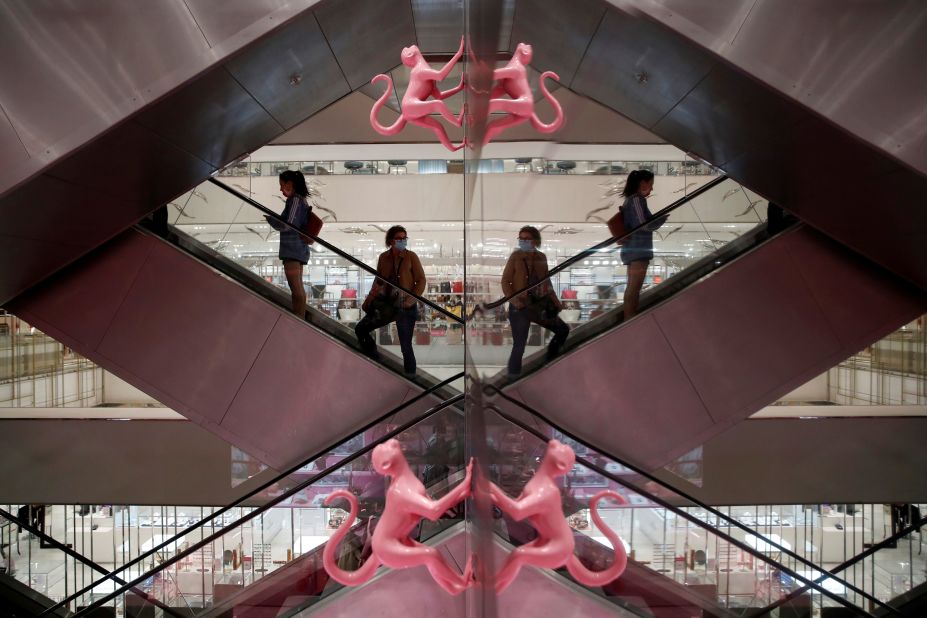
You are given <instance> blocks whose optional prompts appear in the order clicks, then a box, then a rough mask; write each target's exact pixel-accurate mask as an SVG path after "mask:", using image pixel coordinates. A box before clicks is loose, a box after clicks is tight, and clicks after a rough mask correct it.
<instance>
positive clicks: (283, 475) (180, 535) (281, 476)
mask: <svg viewBox="0 0 927 618" xmlns="http://www.w3.org/2000/svg"><path fill="white" fill-rule="evenodd" d="M463 376H464V373H463V372H462V371H461V372H459V373H456V374H454V375H453V376H451V377H449V378H447V379H445V380H442V381H441V382H438V383H437V384H435V385H434V386H431V387H429V388H427V389H426V390H424V391H422V392H421V393H419V394H418V395H416V396H415V397H412V398H410V399H408V400H406V401H404V402H402V403H401V404H399V405H398V406H396V407H395V408H392V409H391V410H389V411H388V412H386V413H384V414H381V415H380V416H378V417H377V418H375V419H373V420H372V421H370V422H369V423H367V424H366V425H364V426H363V427H360V428H359V429H358V430H357V431H355V432H354V435H355V436H356V435H357V434H360V433H363V432H365V431H367V430H368V429H371V428H373V427H375V426H376V425H378V424H380V423H382V422H383V421H384V420H386V419H387V418H389V417H390V416H393V415H395V414H398V413H399V412H401V411H402V410H404V409H406V408H407V407H409V406H411V405H412V404H414V403H417V402H419V401H421V400H422V399H424V398H425V397H427V396H429V395H433V394H434V393H435V392H437V391H438V390H439V389H442V388H444V387H445V386H448V385H449V384H450V383H451V382H454V381H455V380H459V379H460V378H462V377H463ZM352 437H353V436H352ZM352 437H349V438H346V439H345V440H341V441H340V442H337V443H335V444H333V445H330V446H327V447H325V449H323V450H321V451H319V452H316V453H313V454H312V455H310V456H309V457H307V458H305V459H303V460H302V461H300V462H299V463H298V464H295V465H293V466H291V467H290V468H289V469H287V470H285V471H283V472H281V473H280V474H278V475H277V476H275V477H274V478H273V479H271V480H269V481H266V482H264V483H262V484H261V485H260V486H258V487H256V488H255V489H252V490H251V491H250V492H248V493H247V494H245V495H243V496H241V497H240V498H238V499H236V500H235V502H233V503H231V504H229V505H226V506H224V507H222V508H221V509H219V510H218V511H215V512H213V513H211V514H210V515H208V516H206V517H204V518H203V519H201V520H200V521H198V522H196V523H195V524H193V525H192V526H189V527H187V528H184V529H183V531H181V532H178V533H177V534H175V535H174V536H172V537H171V538H169V539H167V540H166V541H162V542H161V543H160V544H158V545H156V546H154V547H153V548H151V549H150V550H148V551H147V552H145V553H143V554H140V555H139V556H136V557H135V558H133V559H132V560H130V561H129V562H126V563H125V564H123V565H121V566H120V567H119V568H117V569H113V570H112V571H106V570H105V569H104V570H103V572H104V573H106V575H105V576H104V577H101V578H100V579H98V580H97V581H95V582H93V583H91V584H89V585H88V586H85V587H84V588H83V589H81V590H78V591H77V592H75V593H74V594H72V595H71V596H69V597H67V598H66V599H64V600H63V601H60V602H59V603H58V604H57V605H55V606H53V607H51V608H50V609H49V610H47V611H45V612H42V614H40V616H44V615H45V614H48V613H50V612H53V611H55V610H57V609H59V608H60V607H63V606H64V605H66V604H67V603H70V602H71V601H73V600H74V599H77V598H78V597H80V596H82V595H84V594H86V593H87V592H89V591H90V590H92V589H93V588H95V587H96V586H98V585H99V584H100V583H102V582H104V581H106V580H108V579H113V580H115V579H117V578H116V573H121V572H123V571H125V570H126V569H129V568H131V567H133V566H135V565H136V564H139V563H140V562H143V561H144V560H146V559H147V558H149V557H151V556H153V555H154V554H156V553H157V552H159V551H161V550H162V549H164V548H165V547H168V546H169V545H172V544H174V543H176V542H177V541H178V540H180V539H181V538H183V537H185V536H186V535H188V534H190V533H191V532H193V531H194V530H196V529H197V528H202V527H204V526H205V525H206V524H207V523H209V522H210V521H214V520H215V519H216V518H217V517H219V516H221V515H223V514H225V513H227V512H228V511H230V510H232V509H233V508H235V507H236V506H239V505H241V504H242V503H243V502H245V501H246V500H249V499H250V498H253V497H254V496H256V495H258V494H259V493H261V492H262V491H264V490H265V489H267V488H268V487H271V486H272V485H274V484H275V483H278V482H280V481H281V480H283V479H285V478H287V477H288V476H290V475H291V474H293V473H294V472H296V471H297V470H299V469H300V468H302V467H303V466H305V465H308V464H309V463H310V462H312V461H315V460H316V459H318V458H319V457H321V456H322V455H324V454H325V453H327V452H329V451H330V450H332V449H333V448H335V447H336V446H338V445H339V444H343V443H344V442H347V441H348V440H350V439H352Z"/></svg>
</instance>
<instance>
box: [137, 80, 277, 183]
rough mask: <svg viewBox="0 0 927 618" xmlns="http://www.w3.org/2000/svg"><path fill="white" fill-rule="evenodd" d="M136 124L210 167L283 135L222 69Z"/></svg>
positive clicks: (162, 103) (156, 107)
mask: <svg viewBox="0 0 927 618" xmlns="http://www.w3.org/2000/svg"><path fill="white" fill-rule="evenodd" d="M137 122H138V123H139V124H141V125H143V126H145V127H148V128H149V129H151V130H152V131H154V132H155V133H157V134H158V135H161V136H162V137H164V138H165V139H167V140H168V141H170V142H171V143H173V144H174V145H176V146H178V147H179V148H182V149H183V150H185V151H186V152H189V153H191V154H193V155H195V156H196V157H198V158H200V159H202V160H203V161H206V162H207V163H209V164H210V165H212V166H214V167H221V166H223V165H225V164H226V163H228V162H229V161H231V160H233V159H236V158H238V157H239V156H241V155H243V154H245V153H247V152H248V151H250V150H251V149H253V147H254V144H255V143H260V141H261V140H263V139H266V138H267V136H268V135H277V134H279V133H282V132H283V130H284V129H283V127H282V126H280V125H279V124H278V123H277V122H276V121H275V120H274V119H273V118H271V117H270V115H269V114H268V113H267V110H265V109H264V108H263V107H262V106H261V105H260V104H258V102H257V101H255V100H254V99H253V98H252V97H251V96H250V95H249V94H248V93H247V92H246V91H245V90H244V88H242V87H241V85H240V84H239V83H238V82H237V81H235V79H233V78H232V76H231V75H230V74H229V72H228V71H226V70H225V68H224V67H218V68H216V69H213V70H211V71H209V72H208V73H207V74H206V75H203V76H201V77H200V78H199V79H197V80H196V81H194V82H192V83H190V84H188V85H187V86H184V87H183V88H181V89H180V91H179V92H178V93H177V94H176V95H175V96H172V97H169V98H167V99H163V100H162V101H160V102H158V103H156V104H155V105H154V106H152V107H151V108H150V109H147V110H145V111H143V112H142V113H141V114H140V115H139V116H138V118H137Z"/></svg>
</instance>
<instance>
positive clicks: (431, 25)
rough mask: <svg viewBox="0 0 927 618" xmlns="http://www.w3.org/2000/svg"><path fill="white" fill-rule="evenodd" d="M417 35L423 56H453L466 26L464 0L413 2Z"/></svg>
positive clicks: (413, 0)
mask: <svg viewBox="0 0 927 618" xmlns="http://www.w3.org/2000/svg"><path fill="white" fill-rule="evenodd" d="M412 14H413V16H414V17H415V34H416V40H417V42H418V43H417V44H418V48H419V49H420V50H422V53H423V54H433V53H444V54H453V53H454V52H456V51H457V47H458V46H459V45H460V35H461V33H462V32H463V25H464V2H463V0H412Z"/></svg>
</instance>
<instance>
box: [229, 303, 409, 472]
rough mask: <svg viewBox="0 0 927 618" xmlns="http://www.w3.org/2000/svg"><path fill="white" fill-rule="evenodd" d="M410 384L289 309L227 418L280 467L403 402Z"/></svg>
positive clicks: (231, 428) (239, 433)
mask: <svg viewBox="0 0 927 618" xmlns="http://www.w3.org/2000/svg"><path fill="white" fill-rule="evenodd" d="M249 360H250V357H249ZM409 390H410V387H409V385H408V383H406V382H405V381H403V380H397V379H395V378H393V376H392V375H391V374H390V373H389V372H388V371H386V370H385V369H383V368H381V367H379V366H378V365H376V364H374V363H372V362H370V361H369V360H367V359H366V358H364V357H362V356H360V355H359V354H357V353H356V352H355V351H353V350H349V349H348V348H346V347H343V346H341V345H340V344H336V343H334V342H333V341H332V340H331V339H329V338H328V337H326V336H325V335H322V334H321V333H319V332H317V331H315V330H314V329H311V328H306V326H305V325H304V324H302V323H300V322H299V321H298V320H296V319H295V318H291V317H290V316H283V317H281V318H280V320H279V322H277V324H276V326H275V327H274V329H273V331H272V332H271V333H270V336H269V337H268V338H267V343H266V344H265V345H264V346H263V349H262V350H261V352H260V354H259V355H258V357H257V359H255V360H254V366H253V367H252V368H251V369H250V371H249V372H248V376H247V379H246V380H245V381H244V383H243V384H242V385H241V389H240V390H238V393H237V395H236V396H235V399H234V401H233V402H232V405H231V406H230V407H229V409H228V414H227V415H226V416H225V418H224V419H222V421H221V426H222V428H223V429H224V430H226V431H228V432H230V433H232V434H234V435H235V436H240V437H241V438H243V439H245V440H247V442H248V443H249V444H250V448H251V450H250V451H249V452H252V453H253V454H254V455H257V456H258V457H261V458H262V459H263V461H265V462H266V463H268V464H270V465H272V466H274V467H275V468H278V469H279V468H282V467H284V466H286V465H289V464H291V463H294V462H296V461H298V460H300V459H302V458H303V457H304V456H305V455H306V454H308V453H311V452H314V451H317V450H319V449H320V448H322V447H325V446H327V445H329V444H331V443H332V441H333V440H335V439H337V438H341V437H347V436H349V435H350V434H352V433H354V431H356V429H357V428H359V427H361V426H362V425H363V424H365V423H366V422H368V421H370V420H372V419H374V418H376V417H377V416H379V415H381V414H383V413H384V412H387V411H389V410H390V409H391V408H394V407H396V406H397V405H399V404H400V403H402V401H403V400H404V399H405V398H406V396H407V395H408V393H409ZM419 405H421V404H419ZM268 418H273V422H272V423H271V422H268ZM239 441H240V440H239Z"/></svg>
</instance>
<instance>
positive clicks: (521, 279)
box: [502, 225, 570, 378]
mask: <svg viewBox="0 0 927 618" xmlns="http://www.w3.org/2000/svg"><path fill="white" fill-rule="evenodd" d="M540 246H541V232H540V231H539V230H538V229H537V228H536V227H532V226H530V225H526V226H525V227H523V228H521V229H520V230H519V231H518V250H517V251H514V252H513V253H512V255H511V256H509V261H508V262H507V263H506V264H505V270H503V271H502V293H503V294H504V295H505V296H509V295H510V294H514V293H515V292H517V291H518V290H521V289H524V288H526V287H528V286H529V285H534V284H535V283H537V282H539V281H543V282H544V283H542V284H541V285H539V286H537V287H536V288H534V289H533V290H531V291H529V292H524V293H522V294H519V295H518V296H515V297H514V298H512V299H511V300H509V324H511V327H512V342H513V345H512V354H511V356H509V363H508V372H509V377H512V378H514V377H515V376H518V375H519V374H520V373H521V357H522V356H524V354H525V344H526V343H527V342H528V330H529V329H530V328H531V323H532V322H533V323H535V324H540V325H541V326H543V327H544V328H546V329H547V330H550V331H553V333H554V337H553V339H551V341H550V346H549V347H548V348H547V359H548V360H550V359H552V358H554V357H555V356H556V355H557V354H558V353H559V352H560V348H561V347H563V343H564V342H565V341H566V338H567V335H568V334H569V332H570V327H569V326H567V324H566V322H564V321H563V320H561V319H560V318H558V317H557V313H559V312H560V310H561V309H563V306H562V305H561V304H560V299H559V298H557V294H556V293H555V292H554V289H553V286H552V285H551V284H550V280H549V279H548V278H547V256H545V255H544V254H543V253H541V252H540V251H538V247H540Z"/></svg>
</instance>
